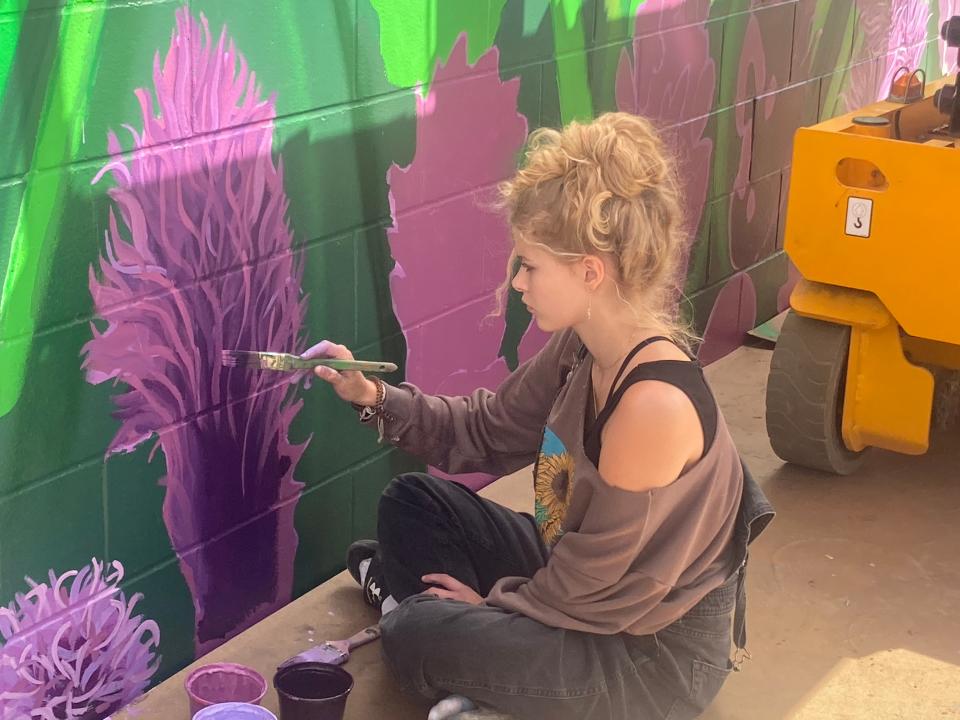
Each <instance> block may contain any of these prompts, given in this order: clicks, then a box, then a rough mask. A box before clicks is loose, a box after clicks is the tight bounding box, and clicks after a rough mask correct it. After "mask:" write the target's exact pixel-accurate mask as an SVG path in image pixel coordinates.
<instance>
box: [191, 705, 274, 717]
mask: <svg viewBox="0 0 960 720" xmlns="http://www.w3.org/2000/svg"><path fill="white" fill-rule="evenodd" d="M193 720H277V716H276V715H274V714H273V713H272V712H270V711H269V710H267V709H266V708H265V707H261V706H259V705H251V704H250V703H238V702H229V703H217V704H216V705H209V706H207V707H205V708H203V709H202V710H201V711H200V712H198V713H197V714H196V715H194V716H193Z"/></svg>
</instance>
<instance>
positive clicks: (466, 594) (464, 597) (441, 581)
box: [420, 573, 483, 605]
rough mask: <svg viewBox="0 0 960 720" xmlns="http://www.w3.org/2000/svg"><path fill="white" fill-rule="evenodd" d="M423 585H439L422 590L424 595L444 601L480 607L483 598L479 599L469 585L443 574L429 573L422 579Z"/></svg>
mask: <svg viewBox="0 0 960 720" xmlns="http://www.w3.org/2000/svg"><path fill="white" fill-rule="evenodd" d="M420 579H421V580H423V582H425V583H429V584H430V585H439V586H440V587H432V588H429V589H428V590H424V594H425V595H434V596H435V597H438V598H443V599H444V600H459V601H460V602H465V603H470V604H471V605H482V604H483V598H482V597H480V596H479V595H478V594H477V593H476V592H474V590H473V588H472V587H470V586H469V585H464V584H463V583H462V582H460V581H459V580H457V579H456V578H453V577H450V576H449V575H445V574H443V573H431V574H430V575H424V576H423V577H422V578H420Z"/></svg>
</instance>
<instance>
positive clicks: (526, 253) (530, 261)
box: [511, 240, 588, 332]
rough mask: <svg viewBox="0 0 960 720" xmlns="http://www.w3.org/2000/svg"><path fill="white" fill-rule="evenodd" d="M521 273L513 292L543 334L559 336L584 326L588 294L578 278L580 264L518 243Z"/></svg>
mask: <svg viewBox="0 0 960 720" xmlns="http://www.w3.org/2000/svg"><path fill="white" fill-rule="evenodd" d="M516 251H517V257H518V259H519V260H520V270H519V271H518V272H517V274H516V275H515V276H514V278H513V281H512V283H511V284H512V285H513V288H514V290H516V291H517V292H519V293H520V294H521V295H522V299H523V304H524V305H526V306H527V309H528V310H529V311H530V314H531V315H533V317H534V319H535V320H536V321H537V326H538V327H539V328H540V329H541V330H543V331H544V332H556V331H558V330H564V329H566V328H568V327H573V326H575V325H577V324H579V323H581V322H583V320H584V318H585V316H586V308H587V300H588V297H587V291H586V287H585V284H584V281H583V279H582V278H578V276H577V268H578V265H577V263H569V262H563V261H562V260H561V259H559V258H557V257H556V256H555V255H553V254H552V253H550V252H549V251H547V250H544V249H543V248H542V247H539V246H538V245H532V244H529V243H526V242H524V241H522V240H518V241H517V243H516Z"/></svg>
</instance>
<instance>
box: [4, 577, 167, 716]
mask: <svg viewBox="0 0 960 720" xmlns="http://www.w3.org/2000/svg"><path fill="white" fill-rule="evenodd" d="M122 578H123V566H121V565H120V563H118V562H116V561H114V562H112V563H110V565H109V566H106V565H105V563H102V562H99V561H98V560H96V559H94V560H93V561H92V563H91V564H90V565H87V566H85V567H83V568H81V569H80V570H71V571H69V572H66V573H64V574H63V575H59V576H58V575H57V573H56V572H54V571H53V570H51V571H50V582H49V584H47V583H36V582H34V581H32V580H29V579H28V582H29V584H30V589H29V590H28V591H27V592H26V593H17V595H16V597H15V599H14V601H13V602H12V603H10V605H9V606H8V607H5V608H0V720H24V719H25V718H34V719H36V720H78V719H82V720H100V719H101V718H105V717H107V716H108V715H109V714H110V713H112V712H116V711H117V710H119V709H120V708H121V707H123V706H124V705H126V704H127V703H129V702H130V701H132V700H133V699H134V698H136V697H137V696H138V695H140V694H141V693H142V692H143V691H144V690H145V689H146V687H147V684H148V683H149V681H150V678H151V677H152V676H153V674H154V673H155V672H156V670H157V666H158V664H159V656H157V654H156V649H157V645H158V643H159V640H160V630H159V628H158V627H157V624H156V623H155V622H154V621H152V620H145V619H144V618H143V617H142V616H140V615H134V614H133V611H134V607H135V605H136V604H137V602H138V601H139V599H140V598H141V596H140V595H134V596H133V597H131V598H130V599H129V600H128V599H127V598H126V597H125V596H124V594H123V592H121V591H120V580H121V579H122Z"/></svg>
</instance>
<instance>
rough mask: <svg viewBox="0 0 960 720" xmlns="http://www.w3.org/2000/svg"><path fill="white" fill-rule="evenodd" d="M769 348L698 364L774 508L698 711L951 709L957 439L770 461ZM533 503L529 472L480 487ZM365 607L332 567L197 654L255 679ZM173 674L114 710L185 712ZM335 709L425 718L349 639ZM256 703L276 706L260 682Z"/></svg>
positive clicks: (926, 714) (917, 714) (956, 704)
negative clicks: (738, 625)
mask: <svg viewBox="0 0 960 720" xmlns="http://www.w3.org/2000/svg"><path fill="white" fill-rule="evenodd" d="M769 362H770V351H769V350H765V349H756V348H741V349H739V350H737V351H736V352H734V353H733V354H731V355H729V356H727V357H726V358H724V359H722V360H720V361H718V362H716V363H714V364H713V365H711V366H710V367H708V368H707V376H708V378H709V379H710V382H711V385H712V386H713V388H714V391H715V392H716V395H717V398H718V400H719V402H720V405H721V406H722V408H723V411H724V414H725V416H726V418H727V421H728V423H729V425H730V427H731V430H732V432H733V435H734V438H735V439H736V441H737V444H738V446H739V448H740V450H741V452H742V453H743V455H744V457H745V458H746V460H747V462H748V463H749V465H750V467H751V469H752V470H753V473H754V475H755V476H756V478H757V479H758V481H759V482H760V483H761V485H762V486H763V488H764V491H765V492H766V493H767V495H768V497H769V498H770V500H771V501H772V502H773V504H774V506H775V507H776V509H777V512H778V517H777V519H776V520H775V521H774V523H773V524H772V525H771V526H770V527H769V528H768V530H767V531H766V532H765V533H764V535H763V536H762V537H761V539H760V540H759V541H758V542H757V543H756V544H755V545H754V547H753V549H752V554H751V561H750V572H749V574H748V596H749V611H748V623H747V625H748V647H749V650H750V652H751V653H752V655H753V659H752V660H751V661H748V662H746V663H744V666H743V671H742V672H740V673H734V674H732V675H731V676H730V679H729V680H728V681H727V683H726V685H725V686H724V688H723V690H722V691H721V693H720V695H719V697H718V698H717V700H716V701H715V703H714V705H713V707H712V708H711V709H710V710H709V711H708V712H707V713H706V714H705V715H704V716H703V717H704V718H705V719H707V720H728V719H729V720H732V719H733V718H736V719H737V720H779V719H781V718H783V719H789V720H813V719H817V720H822V719H824V718H829V719H830V720H861V719H863V720H867V719H869V720H894V719H901V718H902V719H904V720H907V719H909V720H926V719H928V718H929V719H931V720H933V719H937V720H941V719H942V718H960V617H958V610H960V558H958V551H960V443H957V442H956V437H957V433H956V432H954V433H952V434H951V436H947V435H940V436H937V437H935V438H934V442H933V445H932V448H931V450H930V452H929V453H928V454H927V455H925V456H922V457H906V456H898V455H894V454H891V453H884V452H879V451H874V452H873V453H872V454H871V457H870V458H869V459H868V460H867V462H866V464H865V467H864V468H863V470H862V471H860V472H859V473H858V474H856V475H855V476H852V477H847V478H837V477H832V476H826V475H821V474H819V473H815V472H812V471H807V470H803V469H800V468H797V467H793V466H786V465H784V464H783V463H782V462H781V461H780V460H779V459H777V458H776V456H774V454H773V452H772V451H771V449H770V444H769V442H768V440H767V436H766V431H765V427H764V421H763V413H764V386H765V382H766V377H767V371H768V367H769ZM485 494H487V495H488V496H490V497H492V498H494V499H496V500H498V501H499V502H502V503H504V504H507V505H510V506H512V507H518V508H522V507H529V506H531V505H532V488H531V481H530V471H529V469H527V470H524V471H521V472H519V473H516V474H515V475H512V476H510V477H509V478H504V479H502V480H500V481H499V482H497V483H496V484H495V485H493V486H491V487H490V488H488V489H487V490H486V491H485ZM372 620H373V617H372V616H371V613H370V612H369V611H368V608H366V607H364V606H363V605H362V603H361V602H360V599H359V595H358V594H357V590H356V587H355V586H354V585H353V583H352V581H350V579H349V577H348V576H347V575H346V574H345V573H344V574H342V575H340V576H338V577H337V578H334V579H333V580H331V581H330V582H328V583H326V584H325V585H323V586H321V587H320V588H317V589H316V590H314V591H312V592H311V593H309V594H307V595H305V596H304V597H302V598H300V599H299V600H297V601H296V602H294V603H291V604H290V605H289V606H287V607H286V608H284V609H283V610H281V611H280V612H278V613H275V614H274V615H273V616H271V617H270V618H267V619H266V620H264V621H263V622H261V623H260V624H259V625H257V626H255V627H254V628H251V629H250V630H248V631H247V632H246V633H244V634H243V635H241V636H239V637H237V638H234V639H233V640H231V641H229V642H228V643H226V644H225V645H223V646H222V647H220V648H218V649H217V650H216V651H214V652H213V653H211V654H210V655H208V656H207V657H205V658H203V659H202V660H201V661H198V662H197V663H195V664H194V665H193V666H191V668H192V667H195V666H197V665H202V664H205V663H207V662H214V661H221V660H229V661H234V662H242V663H246V664H249V665H252V666H254V667H256V668H258V669H259V670H260V671H261V672H263V673H264V674H265V675H266V676H267V677H268V678H269V677H270V676H271V674H272V673H271V669H272V668H273V667H275V666H276V664H277V663H278V662H279V661H280V660H282V659H284V658H286V657H288V656H290V655H292V654H294V653H296V652H298V651H299V650H300V649H302V648H303V647H305V646H308V645H309V644H310V643H314V642H319V641H321V640H323V639H326V638H340V637H345V636H347V635H349V634H351V633H352V632H353V631H354V630H356V629H358V628H359V627H362V626H363V625H365V624H367V623H369V622H370V621H372ZM191 668H188V669H187V670H185V671H184V672H183V673H181V674H179V675H176V676H174V677H173V678H171V679H169V680H168V681H166V682H165V683H163V684H161V685H159V686H158V687H157V688H155V689H154V690H152V691H151V692H150V693H148V694H147V695H146V696H145V697H144V698H143V699H142V701H140V702H138V703H136V704H135V706H134V707H132V708H130V709H129V710H128V711H127V712H126V713H121V714H120V715H119V716H115V717H116V718H117V720H120V718H137V720H144V719H145V718H154V717H155V718H169V719H170V720H179V719H180V718H183V719H184V720H186V719H187V718H189V712H188V711H187V708H186V698H185V695H184V692H183V679H184V677H185V673H186V672H188V671H189V670H190V669H191ZM347 668H348V669H349V670H350V671H351V672H352V673H353V674H354V677H355V679H356V687H355V690H354V692H353V694H352V696H351V698H350V702H349V703H348V707H347V715H346V717H347V719H348V720H351V719H356V720H359V719H361V718H362V719H364V720H367V719H373V718H391V719H396V720H404V719H406V718H411V719H414V718H416V719H417V720H420V719H422V718H425V717H426V712H427V709H428V706H427V705H426V704H424V703H421V702H419V701H417V700H415V699H411V698H407V697H404V696H402V695H400V693H399V691H398V689H397V688H396V686H395V685H394V683H393V682H392V680H391V679H390V678H389V676H388V675H387V674H386V671H385V669H384V667H383V665H382V664H381V662H380V660H379V656H378V648H376V646H369V647H366V648H361V649H359V650H357V651H356V652H355V653H354V655H353V657H352V658H351V660H350V662H349V664H348V666H347ZM264 705H266V706H267V707H270V708H271V709H274V710H276V696H275V694H274V693H273V690H272V689H271V690H270V692H269V694H268V695H267V697H266V698H265V699H264Z"/></svg>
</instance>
